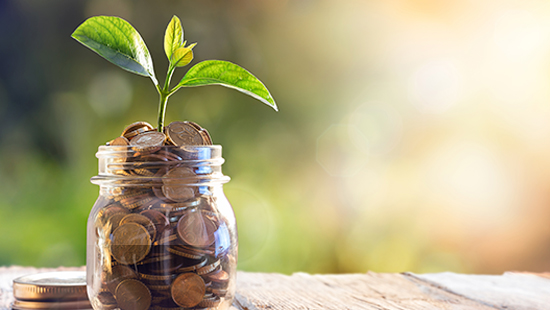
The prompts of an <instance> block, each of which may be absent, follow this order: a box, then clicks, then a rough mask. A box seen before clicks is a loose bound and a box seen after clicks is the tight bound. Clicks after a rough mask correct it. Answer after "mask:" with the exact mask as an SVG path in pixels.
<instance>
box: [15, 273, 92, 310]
mask: <svg viewBox="0 0 550 310" xmlns="http://www.w3.org/2000/svg"><path fill="white" fill-rule="evenodd" d="M13 296H14V297H15V301H14V302H13V305H12V309H17V310H25V309H92V306H91V305H90V302H89V301H88V296H87V294H86V273H85V272H84V271H58V272H45V273H38V274H32V275H27V276H23V277H19V278H17V279H15V280H13Z"/></svg>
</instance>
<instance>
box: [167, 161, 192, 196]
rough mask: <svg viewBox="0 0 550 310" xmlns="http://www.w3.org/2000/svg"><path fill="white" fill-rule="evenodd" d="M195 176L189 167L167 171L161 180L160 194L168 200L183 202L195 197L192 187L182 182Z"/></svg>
mask: <svg viewBox="0 0 550 310" xmlns="http://www.w3.org/2000/svg"><path fill="white" fill-rule="evenodd" d="M194 176H195V173H194V172H193V169H192V168H190V167H176V168H173V169H171V170H170V171H168V172H167V173H166V174H165V175H164V176H163V178H162V183H163V184H164V185H163V186H162V193H163V194H164V196H166V197H167V198H168V199H170V200H173V201H176V202H183V201H186V200H189V199H191V198H193V197H195V189H194V187H193V186H189V185H186V184H185V183H183V182H185V181H184V180H185V179H188V178H192V177H194Z"/></svg>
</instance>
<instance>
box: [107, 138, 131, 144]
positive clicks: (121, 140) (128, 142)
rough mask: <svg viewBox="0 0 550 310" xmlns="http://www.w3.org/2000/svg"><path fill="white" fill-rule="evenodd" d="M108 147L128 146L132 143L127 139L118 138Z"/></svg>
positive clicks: (110, 142)
mask: <svg viewBox="0 0 550 310" xmlns="http://www.w3.org/2000/svg"><path fill="white" fill-rule="evenodd" d="M107 145H110V146H127V145H130V141H128V139H126V138H125V137H116V138H114V139H113V140H111V141H109V142H107Z"/></svg>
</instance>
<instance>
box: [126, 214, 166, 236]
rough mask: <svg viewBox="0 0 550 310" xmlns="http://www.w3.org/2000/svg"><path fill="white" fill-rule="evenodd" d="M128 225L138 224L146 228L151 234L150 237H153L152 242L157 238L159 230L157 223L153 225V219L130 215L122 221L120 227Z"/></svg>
mask: <svg viewBox="0 0 550 310" xmlns="http://www.w3.org/2000/svg"><path fill="white" fill-rule="evenodd" d="M126 223H137V224H140V225H141V226H143V227H145V229H147V232H148V233H149V236H151V240H155V238H156V237H157V228H156V227H155V223H153V221H151V219H149V218H148V217H146V216H144V215H140V214H136V213H130V214H128V215H126V216H125V217H123V218H122V219H121V220H120V222H119V225H122V224H126Z"/></svg>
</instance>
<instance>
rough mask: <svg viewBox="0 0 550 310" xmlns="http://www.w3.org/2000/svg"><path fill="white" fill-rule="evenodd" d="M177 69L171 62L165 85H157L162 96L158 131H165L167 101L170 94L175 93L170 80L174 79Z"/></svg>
mask: <svg viewBox="0 0 550 310" xmlns="http://www.w3.org/2000/svg"><path fill="white" fill-rule="evenodd" d="M175 69H176V66H172V64H170V65H169V66H168V73H167V74H166V80H165V81H164V87H163V88H162V89H161V88H160V87H159V86H157V91H158V93H159V96H160V101H159V112H158V113H159V118H158V127H157V129H158V131H159V132H163V131H164V116H165V115H166V103H167V102H168V98H170V95H172V94H173V92H172V91H170V89H169V88H170V80H171V79H172V74H174V70H175Z"/></svg>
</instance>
